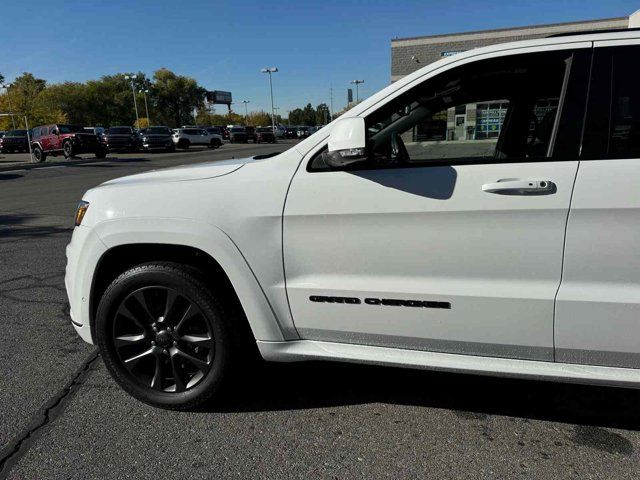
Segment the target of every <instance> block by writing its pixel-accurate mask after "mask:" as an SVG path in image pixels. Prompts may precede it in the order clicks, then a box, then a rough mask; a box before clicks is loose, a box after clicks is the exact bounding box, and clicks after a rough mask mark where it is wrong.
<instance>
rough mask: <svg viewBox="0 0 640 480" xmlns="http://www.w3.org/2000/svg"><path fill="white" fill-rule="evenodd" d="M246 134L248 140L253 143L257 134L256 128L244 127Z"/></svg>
mask: <svg viewBox="0 0 640 480" xmlns="http://www.w3.org/2000/svg"><path fill="white" fill-rule="evenodd" d="M244 133H246V134H247V140H251V141H253V137H254V134H255V133H256V127H251V126H250V127H244Z"/></svg>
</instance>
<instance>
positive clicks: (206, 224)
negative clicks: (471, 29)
mask: <svg viewBox="0 0 640 480" xmlns="http://www.w3.org/2000/svg"><path fill="white" fill-rule="evenodd" d="M638 59H640V38H638V35H637V32H635V31H632V30H629V31H625V30H622V31H615V32H612V31H604V32H600V33H597V32H589V33H586V34H579V33H574V34H572V35H563V36H555V37H551V38H538V39H534V40H526V41H519V42H514V43H510V44H502V45H492V46H489V47H483V48H480V49H476V50H470V51H467V52H462V53H458V54H456V55H455V56H451V57H445V58H442V59H441V60H439V61H437V62H435V63H433V64H429V65H426V66H424V67H423V68H421V69H420V70H417V71H415V72H413V73H411V74H410V75H408V76H406V77H404V78H403V79H400V80H398V81H397V82H394V83H392V84H391V85H389V86H387V87H386V88H384V89H383V90H382V91H381V92H379V93H378V94H376V95H374V96H372V97H370V98H369V99H367V100H364V101H363V102H362V103H360V104H358V105H357V106H355V107H354V108H352V109H351V110H349V111H347V112H346V113H344V114H343V115H342V117H341V118H340V119H338V120H336V121H335V122H333V124H332V128H331V131H330V132H327V136H326V138H323V139H319V138H310V139H307V140H303V141H301V142H300V143H299V144H298V145H296V147H295V148H290V149H288V150H286V151H285V152H283V153H281V154H277V155H272V156H270V157H269V156H265V157H253V158H247V159H232V160H229V161H216V162H211V163H208V164H201V165H196V166H189V167H187V168H185V167H181V168H173V169H164V170H160V171H156V172H147V173H143V174H138V175H134V176H131V177H125V178H124V179H116V180H111V181H109V182H107V183H106V184H104V185H103V186H100V187H97V188H95V189H92V190H90V191H88V192H87V193H86V194H85V195H84V197H83V200H82V202H81V203H80V205H79V207H78V210H77V213H76V225H79V226H78V227H76V228H75V229H74V232H73V237H72V239H71V243H70V245H69V246H68V248H67V259H68V264H67V269H66V279H65V284H66V288H67V293H68V297H69V304H70V314H71V320H72V325H73V328H74V329H75V330H76V331H77V332H78V333H79V334H80V336H81V337H82V338H83V339H84V340H86V341H87V342H91V343H95V344H97V345H98V348H99V350H100V354H101V356H102V358H103V360H104V362H105V364H106V367H107V369H108V371H109V372H110V373H111V375H112V376H113V377H114V378H115V380H116V381H117V382H118V384H119V385H120V386H122V387H123V388H124V389H125V390H126V391H127V392H129V393H130V394H131V395H133V396H134V397H136V398H138V399H140V400H142V401H144V402H147V403H150V404H152V405H156V406H161V407H165V408H173V409H192V408H194V407H195V406H196V405H198V404H202V403H203V402H206V401H209V400H210V399H212V398H214V397H215V396H216V395H219V394H220V393H221V392H225V391H226V387H225V382H228V381H230V380H231V379H230V378H229V377H230V376H231V375H233V372H234V371H236V370H234V367H235V366H237V365H238V364H239V363H243V362H245V361H246V360H247V359H248V358H250V352H252V349H251V346H252V345H253V346H254V347H255V346H257V349H258V351H259V352H260V354H261V356H262V357H263V358H264V359H266V360H269V361H282V362H292V361H308V360H330V361H348V362H362V363H369V364H382V365H393V366H407V367H412V368H424V369H435V370H441V371H451V372H463V373H468V374H484V375H495V376H506V377H522V378H530V379H547V380H553V381H567V382H576V383H593V384H600V385H611V386H621V387H634V388H640V364H639V363H638V358H640V342H638V341H637V339H638V338H640V323H639V322H638V312H639V311H640V295H638V292H640V269H639V268H638V267H639V266H640V262H639V260H638V249H639V247H640V196H639V195H638V184H639V182H640V162H638V155H639V153H640V134H639V131H638V129H639V128H640V110H639V109H637V108H630V106H634V105H639V104H640V89H638V88H637V82H636V80H635V79H636V76H637V72H638V70H637V68H638V67H637V65H638ZM451 85H454V86H455V88H452V87H451ZM467 104H470V105H472V106H473V110H474V112H473V115H474V119H475V121H476V122H477V123H476V124H475V129H474V130H473V131H472V132H470V133H469V132H468V130H467V129H466V128H458V129H457V130H456V129H455V124H454V125H453V128H452V127H451V126H448V125H449V124H446V125H445V128H449V129H451V131H450V132H449V133H448V134H447V135H446V138H447V140H446V141H442V140H440V139H439V140H433V141H429V140H427V141H423V140H417V141H416V140H414V135H416V134H417V132H418V130H419V129H420V128H421V126H422V125H427V126H429V125H431V124H432V123H433V122H441V121H442V119H443V118H447V114H448V112H451V111H455V110H458V111H460V110H463V107H466V105H467ZM534 117H536V120H535V121H534V120H532V119H533V118H534ZM505 118H507V119H508V121H504V119H505ZM488 120H491V121H488ZM532 122H534V123H537V126H536V128H535V130H534V132H533V133H531V132H530V131H529V125H530V124H531V123H532ZM459 126H462V127H465V126H464V125H459ZM625 130H626V131H627V132H628V134H623V132H624V131H625ZM437 137H438V138H441V135H438V136H437ZM578 167H579V168H578ZM329 384H330V383H327V385H329ZM226 385H229V383H226ZM533 387H535V385H533V386H532V388H533ZM604 392H605V395H606V391H604ZM599 393H600V391H599ZM267 394H268V393H267Z"/></svg>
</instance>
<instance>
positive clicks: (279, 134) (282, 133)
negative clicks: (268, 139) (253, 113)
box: [274, 125, 287, 139]
mask: <svg viewBox="0 0 640 480" xmlns="http://www.w3.org/2000/svg"><path fill="white" fill-rule="evenodd" d="M274 133H275V135H276V139H277V138H286V134H287V128H286V127H285V126H283V125H276V128H275V130H274Z"/></svg>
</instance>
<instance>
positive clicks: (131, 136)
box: [100, 127, 141, 152]
mask: <svg viewBox="0 0 640 480" xmlns="http://www.w3.org/2000/svg"><path fill="white" fill-rule="evenodd" d="M100 139H101V140H102V144H103V145H104V146H105V147H107V150H108V151H110V152H114V151H116V150H119V151H123V152H136V151H138V149H139V148H140V146H141V141H140V137H138V135H137V134H136V132H135V130H134V129H133V128H132V127H110V128H107V129H106V130H105V131H104V133H103V134H102V136H101V137H100Z"/></svg>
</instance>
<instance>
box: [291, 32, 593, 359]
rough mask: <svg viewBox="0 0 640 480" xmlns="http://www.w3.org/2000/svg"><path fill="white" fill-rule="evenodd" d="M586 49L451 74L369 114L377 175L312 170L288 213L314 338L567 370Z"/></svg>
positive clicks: (294, 291)
mask: <svg viewBox="0 0 640 480" xmlns="http://www.w3.org/2000/svg"><path fill="white" fill-rule="evenodd" d="M583 46H584V47H585V48H584V50H580V51H573V50H566V51H560V52H544V53H531V54H527V53H523V54H521V55H513V56H508V57H504V58H499V59H490V60H486V61H484V62H474V63H472V64H469V65H465V66H463V67H459V68H456V69H452V70H451V71H449V72H448V73H443V74H441V75H439V76H436V77H434V78H431V79H428V80H426V81H425V82H424V83H422V84H420V85H419V86H417V87H415V88H414V89H413V90H409V91H408V92H407V93H406V94H404V95H402V96H401V97H398V98H397V99H396V100H393V101H391V102H389V103H388V104H387V105H385V106H384V107H380V108H379V109H377V110H376V111H373V112H371V113H370V114H369V115H367V118H366V119H365V121H366V124H367V126H368V132H369V142H370V143H371V145H372V150H373V153H372V155H371V157H370V160H369V161H368V162H367V163H366V164H364V165H361V166H360V167H359V168H357V169H346V170H332V169H330V168H329V167H327V166H326V164H323V162H322V156H321V155H319V154H316V155H315V156H314V157H313V158H311V159H309V160H307V161H308V163H307V164H306V165H305V168H300V169H299V171H298V173H297V174H296V175H295V177H294V179H293V181H292V184H291V186H290V190H289V194H288V197H287V203H286V206H285V212H284V258H285V272H286V280H287V294H288V298H289V301H290V305H291V311H292V314H293V318H294V321H295V325H296V328H297V330H298V332H299V333H300V335H301V336H302V337H303V338H306V339H314V340H325V341H335V342H344V343H360V344H370V345H382V346H391V347H399V348H410V349H420V350H429V351H439V352H450V353H462V354H470V355H486V356H497V357H510V358H526V359H538V360H547V361H548V360H553V318H554V299H555V295H556V293H557V290H558V287H559V285H560V277H561V267H562V254H563V246H564V234H565V227H566V221H567V214H568V211H569V203H570V199H571V192H572V188H573V184H574V180H575V175H576V170H577V166H578V161H577V147H578V140H579V136H580V133H581V121H582V118H583V115H584V98H585V96H586V83H587V82H586V80H587V79H588V67H589V63H590V57H591V49H590V47H591V44H590V43H586V44H584V45H583ZM463 111H464V112H465V113H464V114H465V115H466V117H465V125H466V126H468V127H472V128H470V129H464V130H462V131H461V130H459V129H458V126H459V125H458V121H457V120H456V117H457V116H459V115H462V113H461V112H463ZM394 139H395V140H394ZM319 148H320V149H321V148H322V146H319ZM403 150H406V154H405V153H402V152H403Z"/></svg>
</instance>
